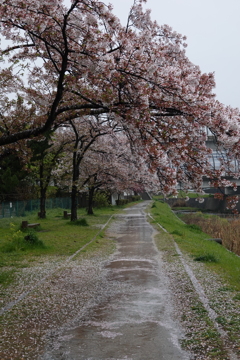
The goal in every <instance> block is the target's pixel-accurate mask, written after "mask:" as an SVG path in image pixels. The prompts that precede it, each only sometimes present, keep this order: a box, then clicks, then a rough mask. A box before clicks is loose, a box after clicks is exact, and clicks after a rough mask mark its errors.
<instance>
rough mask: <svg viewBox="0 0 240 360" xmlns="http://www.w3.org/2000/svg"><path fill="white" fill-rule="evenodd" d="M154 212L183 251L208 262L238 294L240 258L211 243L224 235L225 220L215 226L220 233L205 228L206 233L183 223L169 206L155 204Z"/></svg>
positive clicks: (196, 258) (157, 202)
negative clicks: (223, 224)
mask: <svg viewBox="0 0 240 360" xmlns="http://www.w3.org/2000/svg"><path fill="white" fill-rule="evenodd" d="M151 213H152V215H153V217H154V219H155V220H156V222H157V223H159V224H161V225H162V226H163V227H164V228H165V229H166V230H167V231H168V232H169V233H170V234H171V236H172V237H173V238H174V240H175V241H176V243H177V244H178V245H179V247H180V249H181V250H182V251H183V252H186V253H188V254H189V255H190V256H191V257H192V258H193V259H194V260H196V261H202V262H205V263H206V265H207V266H208V267H210V268H211V269H212V270H213V271H214V272H216V273H218V274H219V275H221V276H222V277H223V278H224V279H225V280H226V281H227V282H228V283H229V284H230V285H231V286H233V287H234V288H235V289H236V290H237V291H240V258H239V257H238V256H236V255H235V254H234V253H232V252H229V251H228V250H227V249H226V248H225V247H224V246H221V245H219V244H218V243H216V242H215V241H209V238H211V237H216V238H218V237H222V233H221V232H220V227H221V221H219V222H218V226H217V227H215V229H216V230H217V233H215V232H214V231H213V232H211V231H210V226H206V227H205V231H206V232H207V233H206V232H203V231H202V230H201V229H200V226H199V225H200V224H197V225H196V224H190V223H189V224H185V223H184V222H182V221H181V219H179V218H178V217H177V216H175V215H174V214H173V212H172V211H171V209H170V207H169V206H168V205H167V204H165V203H162V202H160V201H155V202H154V204H153V206H152V208H151ZM220 220H223V222H222V223H225V222H226V221H227V220H225V219H220ZM236 221H237V220H236ZM203 222H204V221H203ZM239 223H240V221H239V220H238V224H239ZM234 226H235V223H232V224H231V226H230V227H231V229H232V232H233V228H234ZM226 231H228V238H229V228H228V230H226ZM238 233H239V230H238ZM167 235H168V234H167ZM167 235H166V236H167Z"/></svg>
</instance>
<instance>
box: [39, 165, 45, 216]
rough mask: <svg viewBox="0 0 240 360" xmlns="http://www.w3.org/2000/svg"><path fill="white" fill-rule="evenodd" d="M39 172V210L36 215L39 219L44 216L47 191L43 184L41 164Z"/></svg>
mask: <svg viewBox="0 0 240 360" xmlns="http://www.w3.org/2000/svg"><path fill="white" fill-rule="evenodd" d="M39 174H40V211H39V213H38V216H39V217H40V219H45V218H46V193H47V187H46V186H44V180H43V164H41V165H40V168H39Z"/></svg>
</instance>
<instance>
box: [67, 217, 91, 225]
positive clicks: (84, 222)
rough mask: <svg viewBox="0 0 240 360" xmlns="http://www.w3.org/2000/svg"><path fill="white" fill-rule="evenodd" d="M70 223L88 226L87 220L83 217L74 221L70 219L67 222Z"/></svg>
mask: <svg viewBox="0 0 240 360" xmlns="http://www.w3.org/2000/svg"><path fill="white" fill-rule="evenodd" d="M69 224H70V225H77V226H89V224H88V222H87V220H86V219H85V218H82V219H78V220H75V221H70V222H69Z"/></svg>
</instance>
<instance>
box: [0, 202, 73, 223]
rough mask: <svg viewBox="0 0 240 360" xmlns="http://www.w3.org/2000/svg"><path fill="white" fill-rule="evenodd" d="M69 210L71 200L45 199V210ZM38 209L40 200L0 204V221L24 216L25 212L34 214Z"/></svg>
mask: <svg viewBox="0 0 240 360" xmlns="http://www.w3.org/2000/svg"><path fill="white" fill-rule="evenodd" d="M56 208H61V209H70V208H71V198H70V197H64V198H53V199H46V209H47V210H49V209H56ZM39 209H40V200H39V199H36V200H24V201H11V202H9V201H8V202H2V203H0V219H1V218H9V217H12V216H24V215H25V214H26V213H27V212H30V213H31V212H36V211H39Z"/></svg>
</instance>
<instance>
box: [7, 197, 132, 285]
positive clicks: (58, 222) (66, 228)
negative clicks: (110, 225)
mask: <svg viewBox="0 0 240 360" xmlns="http://www.w3.org/2000/svg"><path fill="white" fill-rule="evenodd" d="M130 205H131V204H128V205H127V206H130ZM125 207H126V206H125ZM122 208H123V207H117V206H112V207H107V208H100V209H94V215H86V210H85V209H79V210H78V220H76V221H74V222H70V221H69V219H64V218H63V209H53V210H48V211H47V217H46V219H39V218H38V216H37V213H35V214H34V213H33V214H30V213H29V214H26V216H24V217H15V218H10V219H9V218H5V219H0V234H1V235H0V284H10V283H11V282H13V281H14V278H15V275H16V274H17V269H21V268H24V267H30V266H34V264H35V263H36V262H39V261H41V262H44V259H45V258H46V257H48V256H54V257H55V258H56V261H57V258H58V257H63V258H64V257H66V258H67V257H69V256H71V255H72V254H74V253H75V252H76V251H77V250H79V249H80V248H81V247H83V246H84V245H86V244H87V243H89V242H90V241H91V240H92V239H93V238H94V237H95V236H96V235H97V234H98V233H99V235H98V237H97V238H96V241H94V242H93V243H92V244H91V245H89V246H88V247H87V248H86V249H85V250H84V252H85V253H87V252H88V251H90V252H91V251H93V250H95V249H96V248H98V247H99V246H104V231H103V230H101V228H102V225H104V224H106V222H107V221H108V220H109V218H110V216H112V215H114V214H117V213H119V212H121V211H122ZM23 220H27V221H28V222H29V223H36V222H37V223H40V227H39V229H37V231H33V230H31V231H30V232H29V231H27V230H24V231H22V229H21V223H22V221H23ZM29 234H30V236H29ZM25 236H28V240H27V241H26V240H25V239H24V237H25Z"/></svg>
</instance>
